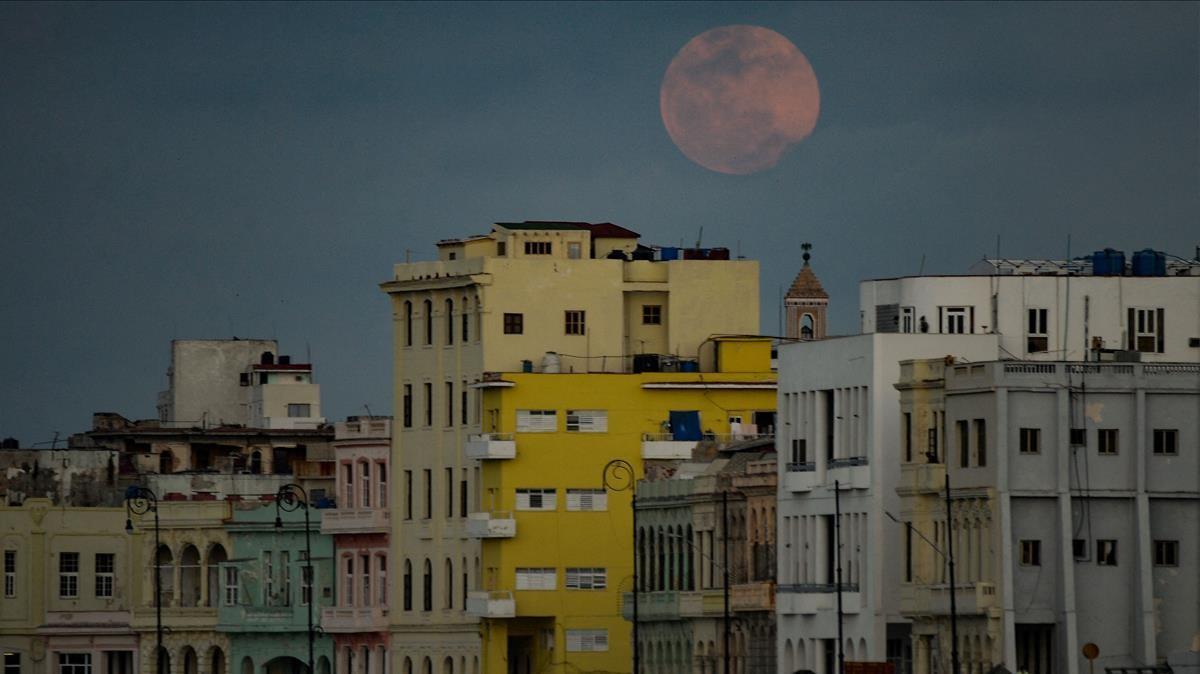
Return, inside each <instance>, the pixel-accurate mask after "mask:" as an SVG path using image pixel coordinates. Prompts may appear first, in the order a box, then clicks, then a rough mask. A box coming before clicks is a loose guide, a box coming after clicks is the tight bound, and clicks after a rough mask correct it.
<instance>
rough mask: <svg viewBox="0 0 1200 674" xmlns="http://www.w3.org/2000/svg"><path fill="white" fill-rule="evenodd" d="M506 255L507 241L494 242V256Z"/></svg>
mask: <svg viewBox="0 0 1200 674" xmlns="http://www.w3.org/2000/svg"><path fill="white" fill-rule="evenodd" d="M506 255H508V245H507V243H506V242H504V241H497V242H496V256H497V257H505V256H506Z"/></svg>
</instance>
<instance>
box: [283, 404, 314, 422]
mask: <svg viewBox="0 0 1200 674" xmlns="http://www.w3.org/2000/svg"><path fill="white" fill-rule="evenodd" d="M288 416H289V417H293V418H295V417H311V416H312V405H309V404H308V403H288Z"/></svg>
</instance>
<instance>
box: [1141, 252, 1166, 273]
mask: <svg viewBox="0 0 1200 674" xmlns="http://www.w3.org/2000/svg"><path fill="white" fill-rule="evenodd" d="M1133 275H1134V276H1166V275H1167V256H1166V255H1164V254H1162V253H1160V252H1158V251H1157V250H1151V249H1150V248H1146V249H1144V250H1139V251H1137V252H1136V253H1134V254H1133Z"/></svg>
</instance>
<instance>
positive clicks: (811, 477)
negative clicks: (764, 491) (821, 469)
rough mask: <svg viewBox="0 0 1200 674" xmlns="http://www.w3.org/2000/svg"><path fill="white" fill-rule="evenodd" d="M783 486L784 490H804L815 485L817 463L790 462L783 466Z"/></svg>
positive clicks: (810, 488)
mask: <svg viewBox="0 0 1200 674" xmlns="http://www.w3.org/2000/svg"><path fill="white" fill-rule="evenodd" d="M785 467H786V468H787V470H786V471H785V472H784V474H783V488H784V490H785V491H791V492H806V491H812V490H813V487H815V486H817V464H816V463H814V462H812V461H800V462H792V463H789V464H787V466H785Z"/></svg>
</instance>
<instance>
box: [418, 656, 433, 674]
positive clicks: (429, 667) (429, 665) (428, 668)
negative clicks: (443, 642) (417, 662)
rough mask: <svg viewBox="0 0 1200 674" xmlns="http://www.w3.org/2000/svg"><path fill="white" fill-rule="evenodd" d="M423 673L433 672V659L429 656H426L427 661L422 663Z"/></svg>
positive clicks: (430, 673) (431, 673)
mask: <svg viewBox="0 0 1200 674" xmlns="http://www.w3.org/2000/svg"><path fill="white" fill-rule="evenodd" d="M421 674H433V660H430V659H429V656H425V661H424V662H422V663H421Z"/></svg>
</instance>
